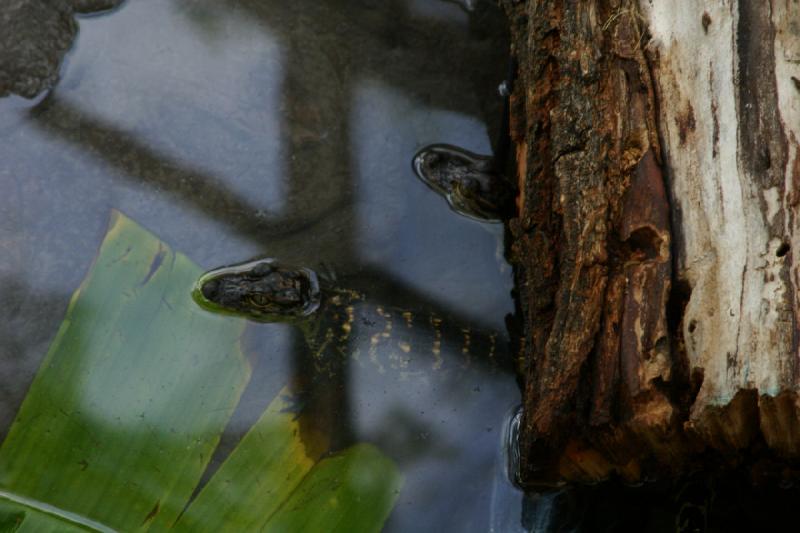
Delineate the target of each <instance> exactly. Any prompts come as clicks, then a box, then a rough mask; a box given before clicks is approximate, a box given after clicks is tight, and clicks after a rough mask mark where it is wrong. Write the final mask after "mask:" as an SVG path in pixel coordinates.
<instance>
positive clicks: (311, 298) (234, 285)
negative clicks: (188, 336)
mask: <svg viewBox="0 0 800 533" xmlns="http://www.w3.org/2000/svg"><path fill="white" fill-rule="evenodd" d="M192 297H193V298H194V300H195V302H197V303H198V305H200V307H203V308H204V309H207V310H209V311H213V312H217V313H219V312H221V313H226V314H231V315H237V316H242V317H245V318H249V319H250V320H255V321H257V322H286V321H292V320H297V319H301V318H303V317H307V316H308V315H310V314H312V313H313V312H314V311H316V310H317V308H319V305H320V288H319V280H318V278H317V275H316V273H315V272H314V271H313V270H310V269H308V268H296V267H290V266H286V265H281V264H279V263H277V262H276V261H275V260H274V259H258V260H255V261H248V262H246V263H241V264H238V265H233V266H229V267H222V268H217V269H214V270H211V271H210V272H206V273H205V274H203V275H202V276H201V277H200V279H199V280H198V281H197V283H196V284H195V288H194V291H193V292H192Z"/></svg>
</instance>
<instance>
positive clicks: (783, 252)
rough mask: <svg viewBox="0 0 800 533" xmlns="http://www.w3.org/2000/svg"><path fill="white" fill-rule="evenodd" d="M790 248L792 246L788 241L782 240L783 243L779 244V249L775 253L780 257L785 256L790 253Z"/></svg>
mask: <svg viewBox="0 0 800 533" xmlns="http://www.w3.org/2000/svg"><path fill="white" fill-rule="evenodd" d="M789 248H790V246H789V243H788V242H782V243H781V245H780V246H778V249H777V250H775V255H777V256H778V257H783V256H784V255H786V254H787V253H789Z"/></svg>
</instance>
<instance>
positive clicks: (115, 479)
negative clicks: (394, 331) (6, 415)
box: [0, 212, 250, 530]
mask: <svg viewBox="0 0 800 533" xmlns="http://www.w3.org/2000/svg"><path fill="white" fill-rule="evenodd" d="M200 274H201V271H200V269H199V268H198V267H197V266H196V265H194V264H192V263H191V261H189V259H187V258H186V257H185V256H184V255H182V254H179V253H177V254H176V253H174V252H173V251H172V250H170V249H169V248H168V247H167V246H166V245H165V244H164V243H162V242H160V241H159V240H158V239H157V238H155V237H154V236H153V235H152V234H150V233H149V232H147V231H146V230H144V229H143V228H141V227H140V226H138V225H137V224H136V223H134V222H133V221H131V220H130V219H128V218H126V217H125V216H124V215H122V214H121V213H118V212H114V213H113V214H112V217H111V223H110V227H109V230H108V233H107V235H106V237H105V240H104V241H103V244H102V245H101V247H100V251H99V253H98V256H97V258H96V260H95V263H94V265H93V266H92V268H91V271H90V272H89V274H88V275H87V277H86V279H85V280H84V282H83V283H82V285H81V287H80V288H79V289H78V290H77V291H76V292H75V294H74V295H73V297H72V300H71V302H70V305H69V308H68V310H67V314H66V317H65V318H64V322H63V323H62V325H61V328H60V329H59V331H58V334H57V335H56V338H55V340H54V341H53V343H52V345H51V347H50V350H49V351H48V353H47V355H46V357H45V359H44V362H43V363H42V366H41V368H40V370H39V372H38V374H37V375H36V377H35V379H34V381H33V383H32V385H31V387H30V390H29V392H28V394H27V396H26V398H25V400H24V402H23V404H22V407H21V408H20V411H19V413H18V414H17V418H16V419H15V421H14V423H13V424H12V426H11V429H10V431H9V434H8V437H7V438H6V440H5V442H4V443H3V446H2V448H0V487H2V488H3V489H4V490H6V491H8V492H9V493H12V494H15V495H17V496H19V497H22V498H29V499H31V500H35V501H42V502H47V503H48V504H49V505H52V506H55V507H57V508H60V509H64V510H67V511H69V512H72V513H76V514H78V515H82V516H86V517H89V518H91V519H92V520H95V521H98V522H101V523H103V524H106V525H107V526H109V527H112V528H115V529H122V530H131V529H133V528H138V527H140V526H142V525H145V524H149V525H152V526H156V528H158V529H162V528H165V527H167V526H168V525H169V524H171V523H172V522H174V521H175V520H176V519H177V517H178V515H179V513H180V512H181V511H182V509H183V508H184V506H185V504H186V502H187V501H188V499H189V497H190V496H191V494H192V491H193V490H194V488H195V486H196V485H197V483H198V481H199V479H200V477H201V476H202V474H203V471H204V470H205V468H206V465H207V463H208V460H209V458H210V456H211V454H212V452H213V451H214V448H215V447H216V445H217V442H218V440H219V438H220V435H221V433H222V430H223V429H224V428H225V424H226V423H227V420H228V418H229V416H230V414H231V413H232V411H233V409H234V407H235V406H236V403H237V401H238V399H239V396H240V394H241V392H242V390H243V389H244V387H245V385H246V383H247V381H248V379H249V376H250V368H249V366H248V363H247V362H246V360H245V358H244V357H243V355H242V353H241V351H240V349H239V342H238V339H239V336H240V335H241V333H242V330H243V328H244V323H243V321H241V320H236V319H232V318H226V317H219V316H215V315H212V314H209V313H204V312H200V311H198V309H197V308H196V306H195V304H194V302H193V301H192V300H191V297H190V293H191V289H192V285H193V283H194V280H195V279H197V277H198V276H199V275H200Z"/></svg>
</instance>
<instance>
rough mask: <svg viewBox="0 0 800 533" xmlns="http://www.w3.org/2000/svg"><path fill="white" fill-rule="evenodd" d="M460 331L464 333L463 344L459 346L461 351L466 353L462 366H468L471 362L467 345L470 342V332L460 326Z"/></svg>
mask: <svg viewBox="0 0 800 533" xmlns="http://www.w3.org/2000/svg"><path fill="white" fill-rule="evenodd" d="M461 333H463V334H464V346H462V347H461V353H463V354H464V355H466V358H465V359H466V361H465V363H464V366H465V367H469V366H470V363H472V355H471V354H470V352H469V345H470V343H471V342H472V336H471V333H472V332H471V331H470V330H469V329H467V328H461Z"/></svg>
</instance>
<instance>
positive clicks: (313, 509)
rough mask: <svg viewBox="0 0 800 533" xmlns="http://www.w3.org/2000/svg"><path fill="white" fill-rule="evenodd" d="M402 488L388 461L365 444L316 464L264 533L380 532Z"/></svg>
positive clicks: (394, 467)
mask: <svg viewBox="0 0 800 533" xmlns="http://www.w3.org/2000/svg"><path fill="white" fill-rule="evenodd" d="M401 483H402V478H401V476H400V473H399V472H398V471H397V467H396V466H395V465H394V463H393V462H392V461H391V460H389V459H387V458H386V457H385V456H384V455H382V454H381V453H380V452H379V451H378V450H377V449H376V448H375V447H374V446H372V445H370V444H358V445H356V446H353V447H351V448H349V449H347V450H345V451H344V452H342V453H341V454H340V455H337V456H333V457H329V458H327V459H323V460H322V461H320V462H319V463H317V465H316V466H315V467H314V469H313V470H311V472H310V473H309V475H308V476H307V477H306V478H305V479H304V480H303V482H302V483H301V484H300V485H299V486H298V487H297V489H296V490H295V491H294V492H293V493H292V495H291V496H290V497H289V500H288V501H287V502H286V503H284V504H283V506H282V507H281V508H280V509H279V510H278V512H277V513H276V514H275V515H274V516H273V517H272V518H271V519H270V520H269V522H267V524H266V526H265V528H264V531H268V532H270V533H279V532H280V533H282V532H286V533H293V532H296V531H326V532H330V533H337V532H342V533H350V532H358V533H362V532H363V533H367V532H371V531H380V529H381V526H382V525H383V523H384V521H385V520H386V517H387V516H389V512H390V511H391V509H392V507H394V503H395V500H396V499H397V496H398V494H399V493H400V485H401Z"/></svg>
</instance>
